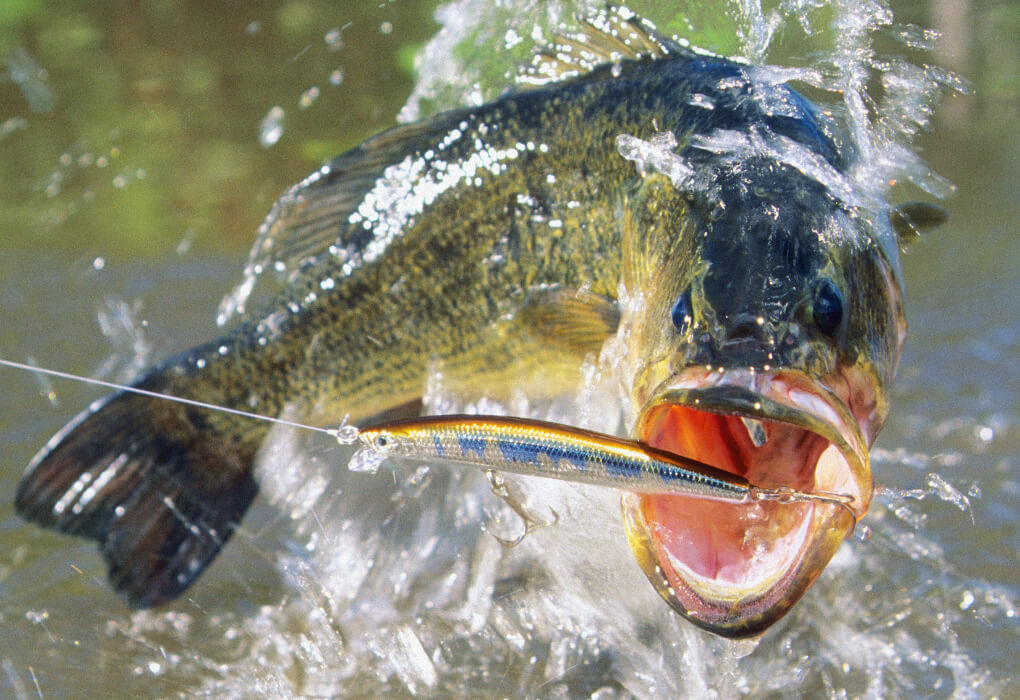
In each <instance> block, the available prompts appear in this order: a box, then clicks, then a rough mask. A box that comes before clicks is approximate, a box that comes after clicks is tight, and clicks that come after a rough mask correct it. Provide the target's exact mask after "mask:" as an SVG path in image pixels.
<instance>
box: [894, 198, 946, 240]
mask: <svg viewBox="0 0 1020 700" xmlns="http://www.w3.org/2000/svg"><path fill="white" fill-rule="evenodd" d="M948 219H949V215H948V214H946V210H945V209H943V208H942V207H940V206H938V205H936V204H928V203H927V202H907V203H905V204H901V205H899V206H897V207H893V208H892V209H891V210H889V223H890V224H892V228H893V231H894V232H895V233H896V238H897V239H899V242H900V245H906V244H908V243H911V242H913V241H915V240H917V239H918V238H920V237H921V234H922V233H925V232H927V231H930V230H931V229H933V228H935V227H936V226H941V225H942V224H944V223H946V221H947V220H948Z"/></svg>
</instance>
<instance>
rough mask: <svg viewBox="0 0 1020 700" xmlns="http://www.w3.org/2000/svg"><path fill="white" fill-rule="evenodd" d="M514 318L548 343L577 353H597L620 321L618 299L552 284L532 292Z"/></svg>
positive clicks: (524, 328)
mask: <svg viewBox="0 0 1020 700" xmlns="http://www.w3.org/2000/svg"><path fill="white" fill-rule="evenodd" d="M515 321H516V322H517V324H519V327H520V328H522V329H523V330H526V332H527V333H529V334H531V335H538V336H540V337H541V338H542V340H543V341H544V342H546V343H548V344H549V345H558V346H563V347H565V348H567V349H569V350H571V351H573V352H574V353H575V354H576V355H577V356H578V357H584V356H585V355H587V354H589V353H598V352H599V350H601V349H602V344H603V343H605V342H606V339H607V338H609V337H610V336H611V335H613V334H614V333H616V328H617V326H619V325H620V309H619V307H618V306H617V304H616V301H615V300H613V299H609V298H607V297H604V296H602V295H601V294H595V293H593V292H588V291H584V290H579V289H570V288H565V287H550V288H543V289H538V290H534V291H532V292H530V293H529V294H528V296H527V298H526V299H525V301H524V304H523V306H521V309H520V311H518V312H517V315H516V317H515Z"/></svg>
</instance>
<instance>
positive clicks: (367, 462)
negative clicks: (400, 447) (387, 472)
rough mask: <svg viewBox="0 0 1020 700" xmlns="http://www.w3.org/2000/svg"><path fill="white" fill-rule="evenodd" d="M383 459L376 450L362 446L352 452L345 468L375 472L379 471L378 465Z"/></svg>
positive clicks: (362, 471) (364, 472) (367, 472)
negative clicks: (352, 454)
mask: <svg viewBox="0 0 1020 700" xmlns="http://www.w3.org/2000/svg"><path fill="white" fill-rule="evenodd" d="M338 432H339V431H338ZM384 459H386V457H385V456H384V455H382V454H380V453H379V452H377V451H376V450H373V449H369V448H367V447H364V448H362V449H360V450H358V451H357V452H355V453H354V456H353V457H351V461H350V462H348V463H347V468H348V469H350V470H351V471H352V472H360V473H362V474H375V473H376V472H378V471H379V465H380V464H382V462H383V460H384Z"/></svg>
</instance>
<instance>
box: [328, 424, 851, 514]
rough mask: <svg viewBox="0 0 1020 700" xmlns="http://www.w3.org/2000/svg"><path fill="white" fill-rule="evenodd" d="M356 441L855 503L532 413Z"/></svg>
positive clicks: (734, 498)
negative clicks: (768, 484)
mask: <svg viewBox="0 0 1020 700" xmlns="http://www.w3.org/2000/svg"><path fill="white" fill-rule="evenodd" d="M346 427H347V428H349V427H350V426H346ZM340 430H341V431H343V430H345V427H341V429H340ZM347 435H348V437H347V438H346V440H343V441H350V439H351V438H352V437H354V432H353V431H348V433H347ZM357 439H358V440H359V441H360V442H361V443H362V445H363V447H364V448H367V449H368V450H370V451H371V452H372V453H373V454H374V455H375V456H376V457H377V458H382V457H385V456H390V455H393V456H399V457H409V458H415V459H436V460H442V461H447V462H457V463H461V464H471V465H475V466H479V467H483V468H485V469H491V470H498V471H503V472H509V473H514V474H523V475H527V476H542V477H548V478H553V479H562V480H566V481H573V482H578V483H586V484H592V485H597V486H610V487H614V488H619V489H626V490H628V491H636V492H640V493H660V494H673V495H688V496H695V497H698V498H709V499H714V500H719V501H727V502H730V503H751V502H755V501H778V502H781V503H799V502H816V503H825V504H831V505H837V506H841V507H846V508H847V509H848V510H850V509H849V504H850V503H852V502H853V497H852V496H849V495H845V494H836V493H829V492H822V493H805V492H802V491H797V490H795V489H792V488H790V487H787V486H779V487H776V488H763V487H761V486H756V485H754V484H752V483H750V482H749V481H747V480H746V479H744V478H743V477H741V476H738V475H736V474H731V473H730V472H726V471H723V470H722V469H717V468H716V467H713V466H711V465H708V464H705V463H703V462H699V461H696V460H693V459H689V458H686V457H683V456H681V455H676V454H671V453H669V452H664V451H662V450H657V449H655V448H653V447H649V446H648V445H645V444H643V443H640V442H636V441H633V440H624V439H621V438H616V437H613V436H610V435H605V434H602V433H597V432H594V431H590V430H583V429H581V428H574V427H570V426H565V425H560V424H558V423H549V422H546V421H540V420H531V419H525V418H510V417H505V416H480V415H450V416H428V417H423V418H413V419H408V420H401V421H394V422H389V423H382V424H379V425H373V426H367V427H363V428H360V429H358V430H357Z"/></svg>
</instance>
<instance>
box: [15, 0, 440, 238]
mask: <svg viewBox="0 0 1020 700" xmlns="http://www.w3.org/2000/svg"><path fill="white" fill-rule="evenodd" d="M435 5H436V1H435V0H399V1H395V2H385V3H373V4H369V3H350V4H348V3H336V2H330V1H327V0H290V1H289V2H286V3H283V4H280V3H277V2H269V1H268V0H256V1H255V2H245V3H243V4H239V3H236V2H228V1H226V0H224V1H223V2H199V1H189V2H179V1H171V0H138V1H136V2H115V1H114V0H102V1H100V2H93V3H78V2H75V1H73V0H4V1H3V2H0V236H2V238H3V241H4V245H5V249H6V250H8V251H10V250H15V249H25V248H29V247H31V248H38V247H44V248H45V247H61V248H64V249H67V248H68V247H70V248H72V249H80V250H82V254H83V255H84V254H86V253H88V254H93V253H101V254H103V255H106V256H114V257H116V256H117V255H140V254H152V255H158V254H165V253H166V252H167V251H168V250H173V249H174V248H175V247H176V245H177V244H178V242H180V241H181V240H182V239H183V238H184V237H185V236H186V235H187V236H189V237H191V236H193V237H194V240H195V245H196V246H198V247H199V248H202V247H210V248H219V247H224V246H228V247H231V248H235V249H242V250H243V249H245V248H246V247H247V246H248V245H249V244H250V242H251V240H252V238H253V234H254V231H255V229H256V227H257V226H258V224H259V222H260V221H261V219H262V217H263V216H264V215H265V213H266V211H267V210H268V208H269V206H270V205H271V203H272V201H273V200H274V199H275V198H276V197H277V196H278V195H279V194H280V193H281V192H282V191H283V190H284V189H285V188H286V187H288V186H289V185H291V184H293V183H294V182H296V181H298V180H299V179H301V178H302V177H304V176H305V175H307V174H308V172H310V171H311V170H313V169H314V168H316V167H318V166H319V165H320V164H321V163H322V162H324V161H326V160H328V159H330V158H332V157H333V156H335V155H337V154H339V153H341V152H342V151H344V150H346V149H347V148H350V147H351V146H354V145H356V144H358V143H360V142H361V141H362V140H364V139H365V138H366V137H368V136H369V135H371V134H372V133H375V132H377V131H380V130H382V129H383V128H385V127H387V126H390V125H391V124H392V123H393V120H394V116H395V114H396V112H397V110H398V109H399V108H400V106H401V105H402V104H403V101H404V100H405V99H406V97H407V94H408V92H409V91H410V88H411V85H412V81H413V73H412V72H411V70H410V59H409V58H408V51H412V50H413V48H406V47H418V46H421V45H422V44H423V43H424V41H425V40H426V39H427V38H428V37H429V36H431V35H432V34H434V33H435V30H436V24H435V22H434V20H433V19H432V17H433V14H434V11H435ZM277 105H278V106H279V107H280V108H282V109H283V110H284V112H285V114H286V127H285V130H284V133H283V135H282V137H281V138H280V140H279V141H278V142H277V143H276V144H275V145H273V146H271V147H268V148H263V147H261V146H260V143H259V125H260V123H261V122H262V120H263V118H264V117H265V116H266V114H267V113H268V112H269V111H270V109H271V108H273V107H274V106H277ZM100 238H101V240H102V243H97V242H96V241H97V240H98V239H100ZM93 245H95V246H96V249H93V248H92V246H93Z"/></svg>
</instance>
